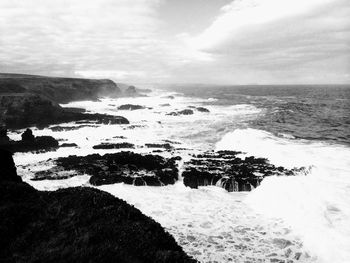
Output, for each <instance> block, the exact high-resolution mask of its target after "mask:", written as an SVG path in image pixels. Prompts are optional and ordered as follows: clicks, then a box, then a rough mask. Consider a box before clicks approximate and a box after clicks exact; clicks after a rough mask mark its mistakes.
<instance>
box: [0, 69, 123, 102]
mask: <svg viewBox="0 0 350 263" xmlns="http://www.w3.org/2000/svg"><path fill="white" fill-rule="evenodd" d="M120 92H121V91H120V89H119V87H118V86H117V84H115V83H114V82H113V81H111V80H109V79H79V78H57V77H44V76H34V75H20V74H5V73H0V94H5V93H17V94H20V93H31V94H36V95H41V96H45V97H47V98H48V99H50V100H52V101H55V102H57V103H68V102H70V101H76V100H96V99H97V98H98V97H100V96H116V95H118V94H119V93H120Z"/></svg>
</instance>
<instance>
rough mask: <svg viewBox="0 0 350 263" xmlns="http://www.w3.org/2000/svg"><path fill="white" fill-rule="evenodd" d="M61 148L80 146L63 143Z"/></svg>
mask: <svg viewBox="0 0 350 263" xmlns="http://www.w3.org/2000/svg"><path fill="white" fill-rule="evenodd" d="M60 147H62V148H68V147H78V145H77V144H76V143H62V144H61V145H60Z"/></svg>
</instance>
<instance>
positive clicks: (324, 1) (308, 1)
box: [0, 0, 350, 84]
mask: <svg viewBox="0 0 350 263" xmlns="http://www.w3.org/2000/svg"><path fill="white" fill-rule="evenodd" d="M0 72H6V73H10V72H12V73H27V74H39V75H49V76H69V77H87V78H111V79H114V80H116V81H118V82H125V83H203V84H325V83H327V84H329V83H350V0H233V1H232V0H49V1H48V0H0Z"/></svg>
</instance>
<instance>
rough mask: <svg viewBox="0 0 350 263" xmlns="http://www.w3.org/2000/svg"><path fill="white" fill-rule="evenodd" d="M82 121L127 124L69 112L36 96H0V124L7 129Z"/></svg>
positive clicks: (118, 119) (117, 118) (115, 118)
mask: <svg viewBox="0 0 350 263" xmlns="http://www.w3.org/2000/svg"><path fill="white" fill-rule="evenodd" d="M82 120H85V121H90V122H92V123H93V124H128V123H129V121H128V120H127V119H126V118H124V117H120V116H111V115H105V114H85V113H81V112H76V111H70V109H65V108H62V107H61V106H60V105H58V104H57V103H55V102H53V101H50V100H49V99H47V98H44V97H42V96H38V95H32V94H24V95H22V94H21V95H0V124H2V125H4V126H6V127H7V128H14V129H19V128H26V127H30V126H37V127H46V126H49V125H51V124H57V123H66V122H73V121H82Z"/></svg>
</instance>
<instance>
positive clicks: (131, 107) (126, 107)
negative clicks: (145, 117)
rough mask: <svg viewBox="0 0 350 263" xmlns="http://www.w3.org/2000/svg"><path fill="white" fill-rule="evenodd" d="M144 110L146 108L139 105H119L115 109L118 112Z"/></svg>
mask: <svg viewBox="0 0 350 263" xmlns="http://www.w3.org/2000/svg"><path fill="white" fill-rule="evenodd" d="M145 108H146V107H145V106H141V105H133V104H124V105H120V106H119V107H118V108H117V109H118V110H142V109H145Z"/></svg>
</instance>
